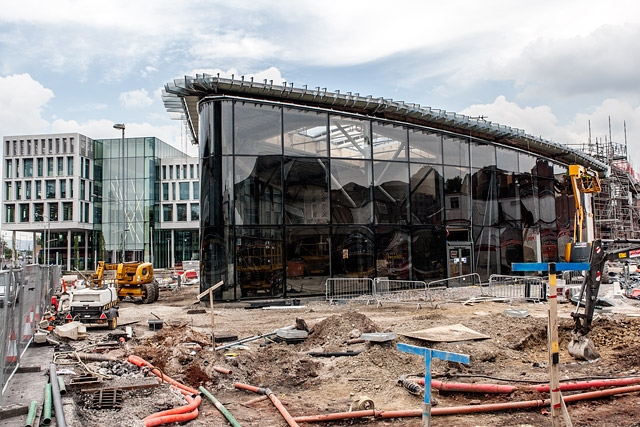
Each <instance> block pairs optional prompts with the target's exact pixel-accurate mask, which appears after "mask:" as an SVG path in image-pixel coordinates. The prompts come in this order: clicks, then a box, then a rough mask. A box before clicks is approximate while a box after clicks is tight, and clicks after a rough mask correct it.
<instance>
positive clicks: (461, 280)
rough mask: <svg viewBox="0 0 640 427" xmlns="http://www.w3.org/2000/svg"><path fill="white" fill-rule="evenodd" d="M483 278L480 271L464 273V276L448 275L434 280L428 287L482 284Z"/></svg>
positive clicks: (438, 287)
mask: <svg viewBox="0 0 640 427" xmlns="http://www.w3.org/2000/svg"><path fill="white" fill-rule="evenodd" d="M481 283H482V280H481V279H480V275H479V274H478V273H471V274H463V275H462V276H453V277H447V278H446V279H440V280H432V281H431V282H429V283H428V284H427V289H442V288H455V287H461V286H472V285H480V284H481Z"/></svg>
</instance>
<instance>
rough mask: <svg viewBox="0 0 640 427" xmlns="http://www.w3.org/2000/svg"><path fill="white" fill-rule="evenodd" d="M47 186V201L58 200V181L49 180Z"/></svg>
mask: <svg viewBox="0 0 640 427" xmlns="http://www.w3.org/2000/svg"><path fill="white" fill-rule="evenodd" d="M46 186H47V199H55V198H56V181H55V180H54V179H48V180H47V181H46Z"/></svg>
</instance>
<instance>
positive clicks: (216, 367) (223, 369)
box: [213, 366, 233, 375]
mask: <svg viewBox="0 0 640 427" xmlns="http://www.w3.org/2000/svg"><path fill="white" fill-rule="evenodd" d="M213 370H214V371H216V372H220V373H221V374H227V375H231V374H233V371H232V370H231V369H227V368H222V367H220V366H214V367H213Z"/></svg>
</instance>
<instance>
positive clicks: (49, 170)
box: [47, 157, 53, 176]
mask: <svg viewBox="0 0 640 427" xmlns="http://www.w3.org/2000/svg"><path fill="white" fill-rule="evenodd" d="M47 176H53V158H52V157H49V158H48V159H47Z"/></svg>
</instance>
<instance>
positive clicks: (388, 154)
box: [371, 122, 407, 160]
mask: <svg viewBox="0 0 640 427" xmlns="http://www.w3.org/2000/svg"><path fill="white" fill-rule="evenodd" d="M371 131H372V135H373V138H372V141H373V142H372V148H373V158H374V159H375V160H406V158H407V128H406V127H405V126H400V125H397V124H391V123H380V122H373V124H372V126H371Z"/></svg>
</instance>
